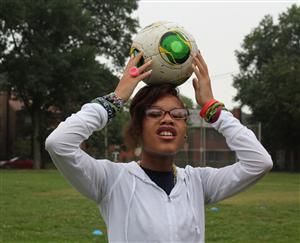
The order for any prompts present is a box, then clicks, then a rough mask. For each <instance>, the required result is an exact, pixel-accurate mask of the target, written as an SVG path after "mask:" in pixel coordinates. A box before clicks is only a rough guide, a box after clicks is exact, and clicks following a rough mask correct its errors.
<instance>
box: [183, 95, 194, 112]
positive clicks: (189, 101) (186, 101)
mask: <svg viewBox="0 0 300 243" xmlns="http://www.w3.org/2000/svg"><path fill="white" fill-rule="evenodd" d="M180 99H181V100H182V102H183V103H184V105H185V106H186V108H188V109H193V108H194V102H193V100H192V99H190V98H189V97H186V96H184V95H180Z"/></svg>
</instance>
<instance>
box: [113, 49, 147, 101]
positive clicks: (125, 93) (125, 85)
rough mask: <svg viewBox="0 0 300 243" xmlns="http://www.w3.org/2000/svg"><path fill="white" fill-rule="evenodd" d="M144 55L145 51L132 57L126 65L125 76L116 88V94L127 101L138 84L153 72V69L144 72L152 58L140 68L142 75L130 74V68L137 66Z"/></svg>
mask: <svg viewBox="0 0 300 243" xmlns="http://www.w3.org/2000/svg"><path fill="white" fill-rule="evenodd" d="M142 56H143V53H142V52H140V53H139V54H138V55H137V56H135V57H134V56H133V57H131V58H130V60H129V62H128V63H127V65H126V67H125V70H124V73H123V77H122V78H121V80H120V81H119V84H118V86H117V88H116V90H115V93H116V95H117V96H118V97H120V98H121V99H122V100H124V101H127V100H128V99H129V97H130V96H131V94H132V93H133V91H134V89H135V87H136V86H137V84H138V83H139V82H140V81H141V80H143V79H145V78H147V77H148V76H150V74H151V71H152V70H149V71H147V72H144V71H145V70H146V69H147V68H148V67H149V66H150V65H151V60H150V61H148V62H146V63H144V64H143V65H142V66H140V67H139V68H138V69H139V73H140V75H138V76H137V77H132V76H131V75H130V73H129V70H130V68H132V67H134V66H136V65H137V64H138V62H139V61H140V59H141V58H142Z"/></svg>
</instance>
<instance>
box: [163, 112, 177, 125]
mask: <svg viewBox="0 0 300 243" xmlns="http://www.w3.org/2000/svg"><path fill="white" fill-rule="evenodd" d="M160 123H161V124H174V119H173V118H172V117H171V115H170V113H169V112H165V114H164V115H163V117H162V118H161V120H160Z"/></svg>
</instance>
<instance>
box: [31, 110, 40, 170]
mask: <svg viewBox="0 0 300 243" xmlns="http://www.w3.org/2000/svg"><path fill="white" fill-rule="evenodd" d="M32 125H33V131H32V146H33V161H34V169H41V144H40V110H39V109H38V108H33V111H32Z"/></svg>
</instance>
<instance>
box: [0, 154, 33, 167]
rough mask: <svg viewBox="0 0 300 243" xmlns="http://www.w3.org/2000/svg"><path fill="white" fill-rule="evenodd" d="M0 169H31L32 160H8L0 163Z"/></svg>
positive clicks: (19, 158)
mask: <svg viewBox="0 0 300 243" xmlns="http://www.w3.org/2000/svg"><path fill="white" fill-rule="evenodd" d="M0 168H1V169H33V160H31V159H24V158H21V157H14V158H12V159H10V160H2V161H0Z"/></svg>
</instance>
